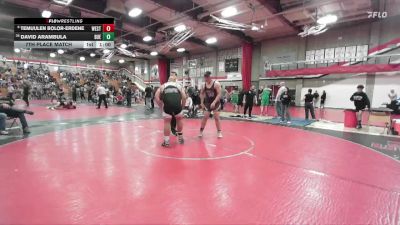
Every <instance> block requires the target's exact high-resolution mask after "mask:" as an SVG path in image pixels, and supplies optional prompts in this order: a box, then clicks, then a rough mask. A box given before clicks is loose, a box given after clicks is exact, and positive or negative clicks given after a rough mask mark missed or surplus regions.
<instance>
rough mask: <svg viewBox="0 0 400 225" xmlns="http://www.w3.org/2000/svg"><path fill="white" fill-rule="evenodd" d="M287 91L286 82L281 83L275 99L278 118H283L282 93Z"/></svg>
mask: <svg viewBox="0 0 400 225" xmlns="http://www.w3.org/2000/svg"><path fill="white" fill-rule="evenodd" d="M285 90H287V88H286V86H285V82H281V83H280V87H279V89H278V92H277V93H276V98H275V109H276V114H277V117H278V118H281V119H282V118H283V115H282V102H281V95H282V93H283V92H284V91H285Z"/></svg>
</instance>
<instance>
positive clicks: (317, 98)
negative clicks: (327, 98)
mask: <svg viewBox="0 0 400 225" xmlns="http://www.w3.org/2000/svg"><path fill="white" fill-rule="evenodd" d="M318 101H319V93H318V90H315V92H314V107H315V108H318Z"/></svg>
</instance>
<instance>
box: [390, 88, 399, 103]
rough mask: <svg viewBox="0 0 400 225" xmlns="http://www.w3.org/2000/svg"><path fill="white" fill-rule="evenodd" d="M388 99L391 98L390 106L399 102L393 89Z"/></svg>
mask: <svg viewBox="0 0 400 225" xmlns="http://www.w3.org/2000/svg"><path fill="white" fill-rule="evenodd" d="M388 97H389V99H390V104H393V102H396V101H397V93H396V92H395V90H394V89H391V90H390V92H389V94H388Z"/></svg>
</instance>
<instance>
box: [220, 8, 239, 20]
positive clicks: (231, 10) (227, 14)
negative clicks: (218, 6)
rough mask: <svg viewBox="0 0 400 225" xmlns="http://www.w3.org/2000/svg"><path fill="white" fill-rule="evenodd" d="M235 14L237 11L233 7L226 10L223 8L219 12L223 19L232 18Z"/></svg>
mask: <svg viewBox="0 0 400 225" xmlns="http://www.w3.org/2000/svg"><path fill="white" fill-rule="evenodd" d="M236 14H237V9H236V7H234V6H229V7H228V8H225V9H224V10H222V12H221V16H222V17H224V18H228V17H232V16H234V15H236Z"/></svg>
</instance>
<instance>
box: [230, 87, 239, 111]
mask: <svg viewBox="0 0 400 225" xmlns="http://www.w3.org/2000/svg"><path fill="white" fill-rule="evenodd" d="M231 103H232V104H233V112H234V113H239V92H238V90H237V88H236V87H235V88H234V89H233V91H232V93H231Z"/></svg>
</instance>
